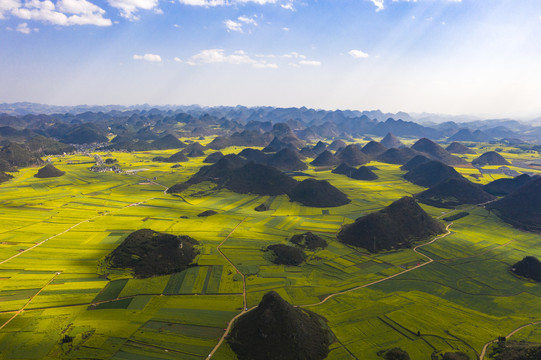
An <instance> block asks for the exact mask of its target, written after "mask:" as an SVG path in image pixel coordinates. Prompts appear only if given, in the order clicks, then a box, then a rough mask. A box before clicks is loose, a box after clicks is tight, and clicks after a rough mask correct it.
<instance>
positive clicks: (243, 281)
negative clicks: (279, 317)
mask: <svg viewBox="0 0 541 360" xmlns="http://www.w3.org/2000/svg"><path fill="white" fill-rule="evenodd" d="M247 218H248V216H246V217H245V218H244V219H242V221H241V222H240V223H238V224H237V226H235V227H234V228H233V230H231V232H230V233H229V234H227V236H226V237H225V239H224V240H223V241H222V242H221V243H220V245H218V246H217V247H216V250H218V252H219V253H220V255H222V256H223V258H224V259H225V260H227V262H228V263H229V265H231V266H233V268H235V270H236V271H237V274H239V275H240V276H242V298H243V304H242V311H241V312H240V313H239V314H237V315H236V316H235V317H234V318H233V319H231V321H229V323H228V324H227V328H226V329H225V331H224V334H223V335H222V337H221V338H220V341H219V342H218V344H216V346H215V347H214V349H212V351H211V352H210V354H209V355H208V356H207V358H209V359H210V358H211V357H212V356H213V355H214V353H215V352H216V351H217V350H218V349H219V348H220V346H221V345H222V343H223V342H224V340H225V338H226V336H227V335H228V334H229V331H231V326H232V325H233V323H234V322H235V320H237V319H238V318H239V317H240V316H242V315H244V314H245V313H247V312H248V311H252V310H253V309H255V306H254V307H253V308H251V309H249V310H248V308H247V305H248V303H247V301H246V277H245V276H244V274H243V273H242V272H241V271H240V270H239V269H238V268H237V267H236V266H235V265H234V264H233V262H232V261H231V260H229V258H228V257H227V256H226V255H225V254H224V253H223V252H222V250H221V249H220V248H221V247H222V245H223V244H225V242H226V241H227V239H229V237H230V236H231V235H232V234H233V233H234V232H235V230H237V228H238V227H239V226H240V225H241V224H242V223H243V222H245V221H246V219H247Z"/></svg>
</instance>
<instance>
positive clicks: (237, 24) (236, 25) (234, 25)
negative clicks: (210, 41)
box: [224, 16, 257, 33]
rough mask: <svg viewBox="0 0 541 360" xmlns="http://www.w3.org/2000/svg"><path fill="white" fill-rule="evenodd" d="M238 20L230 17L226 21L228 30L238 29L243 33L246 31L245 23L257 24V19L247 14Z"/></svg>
mask: <svg viewBox="0 0 541 360" xmlns="http://www.w3.org/2000/svg"><path fill="white" fill-rule="evenodd" d="M237 20H238V21H234V20H231V19H228V20H226V21H224V24H225V27H226V28H227V31H236V32H240V33H241V32H244V29H243V25H252V26H257V21H255V19H254V18H249V17H247V16H239V17H238V18H237Z"/></svg>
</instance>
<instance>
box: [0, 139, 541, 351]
mask: <svg viewBox="0 0 541 360" xmlns="http://www.w3.org/2000/svg"><path fill="white" fill-rule="evenodd" d="M184 140H185V139H184ZM210 140H211V139H210V138H209V139H206V141H207V142H208V141H210ZM359 142H361V143H362V141H359ZM488 146H489V145H486V146H485V148H484V149H482V150H481V149H477V150H478V153H479V154H480V153H482V152H484V151H487V147H488ZM241 149H242V148H239V147H230V148H227V149H226V150H225V151H224V153H238V152H239V151H240V150H241ZM506 150H508V149H504V152H502V154H503V155H504V156H505V157H506V158H508V159H524V158H525V157H527V158H528V159H529V160H530V159H538V158H539V157H538V155H537V154H535V155H532V154H516V153H511V152H506ZM174 152H175V151H174V150H166V151H148V152H133V153H121V152H118V153H116V152H115V153H111V154H107V153H100V155H101V156H102V157H113V158H115V159H117V160H118V163H119V165H120V166H121V167H122V168H123V169H125V170H139V171H135V172H133V173H132V174H117V173H113V172H104V173H95V172H92V171H90V170H89V169H88V168H89V167H90V166H91V165H89V163H88V162H89V161H92V158H89V157H88V156H84V155H68V156H58V157H51V160H52V162H53V164H54V165H55V166H56V167H57V168H59V169H60V170H62V171H65V172H66V174H65V175H64V176H62V177H58V178H49V179H37V178H34V177H33V175H34V174H35V173H36V171H37V168H24V169H21V170H20V171H19V172H17V173H14V175H15V176H14V179H12V180H10V181H8V182H6V183H4V184H2V185H0V349H1V355H0V357H2V358H3V359H58V358H65V359H203V358H207V356H208V354H209V353H210V352H211V351H212V350H213V349H214V348H215V347H216V345H217V344H218V342H219V340H220V338H221V337H222V335H223V334H224V330H225V329H226V328H227V325H228V323H229V322H230V320H231V319H232V318H234V317H235V316H236V315H237V314H239V313H240V312H241V311H243V308H244V307H247V308H251V307H253V306H255V305H257V304H258V303H259V301H260V300H261V297H262V296H263V294H265V293H266V292H268V291H270V290H274V291H276V292H278V293H279V294H280V295H281V296H282V297H283V298H284V299H286V300H287V301H289V302H290V303H292V304H294V305H297V306H307V307H309V308H310V310H312V311H315V312H316V313H318V314H321V315H322V316H324V317H325V318H327V319H328V322H329V326H330V328H331V330H332V331H333V333H334V335H335V336H336V339H337V340H336V341H335V342H334V343H333V345H332V346H331V352H330V354H329V357H328V358H329V359H352V358H355V359H380V357H379V356H378V355H377V353H378V352H379V351H381V350H386V349H390V348H393V347H397V346H398V347H401V348H403V349H405V350H406V351H408V353H409V354H410V356H411V357H412V358H413V359H432V358H434V356H435V357H436V358H438V356H440V355H441V354H443V353H445V352H448V351H462V352H464V353H466V354H468V355H469V356H470V358H476V357H477V356H478V355H479V354H480V353H481V351H482V348H483V346H484V345H485V343H487V342H489V341H491V340H493V339H495V338H497V337H498V336H501V335H505V334H508V333H509V332H511V331H512V330H514V329H516V328H518V327H520V326H522V325H524V324H528V323H532V322H535V321H539V320H541V301H540V296H541V287H540V286H539V285H538V284H536V283H533V282H529V281H526V280H524V279H519V278H517V277H515V276H513V275H512V274H511V273H510V272H509V271H508V269H509V267H510V266H511V265H512V264H514V263H515V262H517V261H518V260H520V259H522V258H523V257H524V256H526V255H533V256H537V257H541V246H540V245H541V237H540V236H539V235H537V234H533V233H527V232H522V231H519V230H516V229H514V228H512V227H511V226H510V225H507V224H505V223H503V222H501V221H500V220H499V219H498V218H497V217H496V216H495V215H494V214H492V213H490V212H489V211H487V210H486V209H484V208H483V207H472V206H465V207H462V208H459V209H456V210H449V209H439V208H435V207H430V206H425V205H422V206H423V208H424V209H425V210H426V211H427V212H428V213H429V214H430V215H432V216H434V217H439V216H441V215H444V214H452V213H453V212H459V211H464V209H466V208H467V209H468V212H469V215H468V216H466V217H463V218H460V219H458V220H455V221H454V223H453V224H452V225H451V227H450V231H451V234H450V235H448V236H446V237H443V238H441V239H438V240H437V241H435V242H433V243H431V244H430V245H427V246H423V247H420V248H419V250H418V252H415V251H413V249H402V250H396V251H387V252H381V253H378V254H371V253H369V252H367V251H365V250H363V249H361V248H355V247H351V246H346V245H344V244H342V243H340V242H338V241H337V240H336V233H337V232H338V231H339V229H340V227H341V226H342V225H343V224H347V223H351V222H353V221H354V220H355V219H356V218H357V217H359V216H362V215H365V214H368V213H370V212H373V211H377V210H380V209H382V208H383V207H385V206H387V205H389V204H390V203H391V202H393V201H395V200H397V199H399V198H401V197H403V196H407V195H412V194H416V193H419V192H420V191H422V190H424V188H422V187H419V186H416V185H413V184H411V183H409V182H408V181H406V180H404V179H403V178H402V177H401V175H403V174H404V173H405V171H402V170H400V168H399V166H398V165H390V164H385V163H378V162H372V163H370V165H372V166H375V167H376V168H377V170H375V172H376V174H377V175H378V176H379V179H378V180H376V181H359V180H352V179H350V178H348V177H346V176H343V175H337V174H332V173H331V171H330V169H317V168H314V167H312V166H309V169H308V170H306V171H304V173H305V175H304V176H296V177H295V178H296V179H298V180H303V179H305V178H306V177H307V176H313V177H315V178H317V179H324V180H328V181H329V182H331V183H332V184H333V185H334V186H336V187H337V188H339V189H340V190H342V191H343V192H344V193H346V194H347V196H348V197H349V198H350V199H351V200H352V201H351V203H350V204H347V205H344V206H340V207H335V208H312V207H306V206H302V205H300V204H299V203H293V202H290V201H289V200H288V198H287V196H286V195H281V196H259V195H241V194H237V193H233V192H231V191H228V190H225V189H216V188H215V185H214V184H211V183H208V182H205V183H201V184H198V185H195V186H192V187H190V188H189V189H188V190H186V191H185V192H183V193H182V194H181V196H179V195H172V194H166V193H165V192H164V190H166V189H167V188H168V187H170V186H172V185H174V184H175V183H178V182H182V181H185V180H187V179H188V178H189V177H190V176H191V175H192V174H194V173H195V172H196V171H197V170H198V169H199V168H200V167H201V166H202V165H204V164H203V162H202V160H203V159H204V158H203V157H199V158H191V159H190V161H189V162H185V163H182V166H181V167H179V168H175V169H172V168H171V165H172V164H168V163H159V162H152V161H151V160H152V158H153V157H155V156H169V155H171V154H173V153H174ZM210 152H212V151H207V153H210ZM107 155H110V156H107ZM464 157H465V158H466V159H467V160H470V161H471V160H472V159H473V158H475V155H466V156H464ZM307 161H308V160H307ZM510 168H511V169H512V170H516V171H518V172H521V171H523V170H524V169H521V168H520V167H513V166H512V167H510ZM457 170H458V171H459V172H461V173H462V174H463V175H465V176H467V177H468V178H469V179H470V180H472V181H474V182H477V183H481V184H485V183H488V182H490V181H492V180H494V179H496V178H499V177H501V176H502V175H489V174H480V173H479V172H478V170H477V169H475V168H457ZM529 171H531V170H529ZM471 174H477V175H478V178H473V177H469V176H468V175H471ZM261 203H265V204H267V206H268V207H269V210H268V211H265V212H257V211H255V210H254V208H255V207H256V206H257V205H259V204H261ZM205 210H214V211H216V212H217V214H216V215H213V216H209V217H198V216H197V215H198V214H200V213H201V212H203V211H205ZM442 221H443V220H442ZM143 228H149V229H152V230H155V231H160V232H166V233H171V234H177V235H189V236H191V237H193V238H194V239H196V240H198V241H199V242H200V246H199V250H200V254H199V255H198V257H197V258H196V261H195V266H193V267H190V268H188V269H187V270H185V271H183V272H181V273H177V274H173V275H167V276H158V277H152V278H147V279H134V278H133V276H132V275H131V274H130V273H129V272H128V271H116V272H113V273H110V274H109V275H108V276H105V274H104V268H103V260H104V258H105V256H106V255H107V254H109V253H110V252H111V251H112V250H113V249H114V248H115V247H116V246H117V245H118V244H120V243H121V242H122V240H123V239H124V238H125V237H126V236H127V235H128V234H130V233H131V232H133V231H135V230H138V229H143ZM307 231H311V232H314V233H316V234H318V235H320V236H322V237H323V238H324V239H326V240H327V242H328V243H329V246H328V247H327V248H325V249H324V250H318V251H314V252H310V251H307V255H308V258H307V261H306V262H305V263H304V264H302V265H301V266H295V267H292V266H284V265H275V264H273V263H272V262H271V261H270V260H269V258H268V256H267V254H266V252H264V251H263V250H264V249H265V248H266V247H267V246H268V245H271V244H287V243H288V239H289V238H290V237H291V236H292V235H295V234H299V233H303V232H307ZM224 240H226V241H224ZM220 244H222V245H221V246H220V250H221V252H220V251H218V246H219V245H220ZM420 253H421V254H420ZM222 254H223V255H222ZM422 254H424V255H422ZM428 259H432V260H433V261H431V262H430V263H427V262H428V261H429V260H428ZM424 263H427V264H426V266H424V265H423V264H424ZM233 265H234V266H233ZM419 265H421V266H419ZM412 268H414V269H412ZM237 269H238V270H239V271H240V274H239V273H237ZM408 269H412V270H411V271H406V270H408ZM401 272H404V273H403V274H400V273H401ZM397 274H399V275H397ZM393 275H397V276H393ZM389 276H393V277H392V278H389V279H387V280H384V279H386V278H388V277H389ZM243 277H244V279H245V289H246V304H245V303H244V296H243V291H244V285H243ZM378 280H384V281H381V282H378V283H375V284H372V283H374V282H376V281H378ZM371 284H372V285H371ZM363 285H368V286H366V287H363V288H359V287H361V286H363ZM355 288H359V289H357V290H352V291H348V290H351V289H355ZM337 293H340V294H337ZM333 294H336V295H334V296H331V297H329V295H333ZM515 336H516V337H517V339H523V340H530V341H540V340H539V339H541V327H540V326H532V327H530V328H528V329H525V330H521V331H520V332H519V333H517V334H516V335H515ZM66 339H69V340H70V341H67V340H66ZM213 357H214V358H216V359H235V358H236V357H235V355H234V353H233V352H232V350H231V349H230V348H229V347H228V345H227V343H226V342H223V343H222V344H221V346H220V347H219V348H218V349H217V351H216V353H215V354H214V356H213Z"/></svg>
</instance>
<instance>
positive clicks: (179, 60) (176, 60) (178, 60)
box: [173, 56, 182, 63]
mask: <svg viewBox="0 0 541 360" xmlns="http://www.w3.org/2000/svg"><path fill="white" fill-rule="evenodd" d="M173 61H174V62H178V63H181V62H182V60H181V59H180V58H179V57H176V56H175V57H174V58H173Z"/></svg>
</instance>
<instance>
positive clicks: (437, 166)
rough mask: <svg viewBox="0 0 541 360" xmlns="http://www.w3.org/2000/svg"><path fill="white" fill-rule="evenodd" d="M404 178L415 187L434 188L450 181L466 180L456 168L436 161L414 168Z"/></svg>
mask: <svg viewBox="0 0 541 360" xmlns="http://www.w3.org/2000/svg"><path fill="white" fill-rule="evenodd" d="M403 177H404V179H406V180H408V181H409V182H412V183H414V184H415V185H419V186H424V187H433V186H434V185H436V184H438V183H440V182H442V181H444V180H448V179H458V180H466V179H465V178H464V177H463V176H462V175H460V174H459V173H458V171H456V170H455V169H454V168H452V167H450V166H447V165H445V164H443V163H441V162H439V161H435V160H433V161H429V162H426V163H424V164H421V165H419V166H416V167H414V168H413V169H411V170H410V171H408V172H407V173H405V174H404V176H403ZM466 181H467V180H466Z"/></svg>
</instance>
